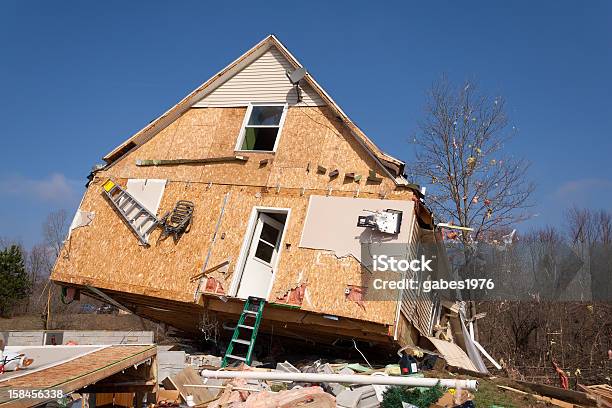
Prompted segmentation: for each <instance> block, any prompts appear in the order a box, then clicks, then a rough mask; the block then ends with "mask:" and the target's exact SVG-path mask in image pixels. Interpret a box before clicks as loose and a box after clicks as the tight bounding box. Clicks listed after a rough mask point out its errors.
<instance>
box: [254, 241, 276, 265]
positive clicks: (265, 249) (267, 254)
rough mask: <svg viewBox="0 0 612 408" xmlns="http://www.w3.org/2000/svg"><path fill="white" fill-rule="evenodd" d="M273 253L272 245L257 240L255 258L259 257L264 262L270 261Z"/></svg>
mask: <svg viewBox="0 0 612 408" xmlns="http://www.w3.org/2000/svg"><path fill="white" fill-rule="evenodd" d="M273 253H274V247H273V246H270V245H268V244H266V243H265V242H262V241H259V243H258V244H257V249H256V250H255V258H259V259H261V260H262V261H264V262H267V263H270V262H272V254H273Z"/></svg>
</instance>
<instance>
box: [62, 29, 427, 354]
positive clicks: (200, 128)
mask: <svg viewBox="0 0 612 408" xmlns="http://www.w3.org/2000/svg"><path fill="white" fill-rule="evenodd" d="M301 67H302V66H301V65H300V63H299V62H298V61H297V60H296V59H295V58H294V57H293V56H292V55H291V54H290V53H289V51H287V49H286V48H285V47H284V46H283V45H282V44H281V43H280V42H279V41H278V40H277V39H276V38H275V37H274V36H269V37H267V38H265V39H264V40H263V41H261V42H260V43H258V44H257V45H256V46H255V47H253V48H252V49H251V50H249V51H248V52H246V53H245V54H244V55H242V56H241V57H240V58H238V59H237V60H236V61H234V62H233V63H231V64H230V65H228V66H227V67H226V68H224V69H223V70H222V71H221V72H219V74H217V75H215V76H213V77H212V78H211V79H210V80H209V81H207V82H206V83H204V84H203V85H202V86H200V87H199V88H197V89H196V90H194V91H193V92H192V93H191V94H189V95H188V96H187V97H185V98H184V99H183V100H182V101H180V102H179V103H178V104H176V105H175V106H173V107H172V108H171V109H169V110H168V111H167V112H166V113H164V114H163V115H162V116H160V117H159V118H158V119H156V120H155V121H153V122H152V123H150V124H149V125H147V126H146V127H145V128H144V129H142V130H141V131H139V132H138V133H136V134H135V135H134V136H132V137H131V138H129V139H128V140H127V141H126V142H124V143H123V144H122V145H120V146H118V147H117V148H116V149H114V150H113V151H112V152H110V153H109V154H108V155H106V156H105V157H104V159H105V161H106V163H107V164H106V166H105V167H104V168H102V169H100V170H97V171H95V172H94V173H93V178H92V180H91V182H90V184H89V186H88V189H87V191H86V193H85V196H84V198H83V201H82V203H81V205H80V208H79V211H78V212H77V217H75V222H74V223H73V228H72V229H71V231H70V235H69V238H68V240H67V242H66V244H65V246H64V248H63V250H62V254H61V256H60V257H59V258H58V261H57V263H56V265H55V268H54V270H53V274H52V279H53V280H54V281H55V282H56V283H58V284H60V285H62V286H67V287H75V288H77V289H79V290H80V291H82V292H84V293H87V294H88V295H92V296H95V297H98V298H101V299H104V300H106V301H108V302H114V303H115V304H117V305H121V306H122V307H124V308H127V309H129V310H131V311H133V312H134V313H137V314H139V315H142V316H144V317H147V318H150V319H153V320H156V321H161V322H165V323H168V324H170V325H172V326H174V327H177V328H179V329H181V330H184V331H187V332H195V331H197V330H198V326H199V324H200V322H201V320H202V318H203V317H204V316H206V317H207V318H208V319H209V318H211V316H213V317H214V318H215V319H217V320H218V321H223V322H228V323H229V322H234V323H235V321H236V320H237V316H239V315H240V314H241V312H242V307H243V302H244V299H246V298H248V297H250V296H255V297H259V298H263V299H265V300H266V307H265V311H264V312H263V319H262V321H261V328H262V330H264V331H266V330H270V329H271V328H272V327H274V333H275V334H277V335H285V336H296V335H298V336H301V335H303V334H304V333H308V336H310V337H313V338H316V340H317V341H324V342H333V341H334V340H335V339H337V338H338V337H339V336H349V337H354V338H359V339H364V340H371V341H377V342H382V343H386V344H392V343H393V342H394V341H400V342H404V343H406V342H412V341H414V339H415V333H418V332H420V333H421V334H423V335H430V332H431V325H432V321H433V319H434V317H433V315H434V311H435V309H436V307H435V305H434V303H433V302H429V303H426V304H424V305H421V309H422V310H421V311H420V313H417V311H416V308H417V307H416V305H415V304H414V302H412V303H410V300H406V299H407V298H406V296H404V295H402V296H401V297H400V298H399V300H398V296H397V294H396V295H393V296H390V297H389V299H388V300H383V301H368V300H367V299H364V298H363V293H362V290H363V288H364V287H365V286H366V283H367V279H368V276H369V275H368V274H369V272H368V271H367V270H366V269H365V268H363V267H362V265H361V264H360V262H359V254H358V253H356V251H358V248H359V245H360V242H359V237H358V236H357V237H356V236H355V234H356V233H355V228H357V227H356V222H357V216H358V215H359V214H360V212H361V211H363V210H364V209H369V210H373V211H375V210H384V209H386V208H396V209H400V210H401V211H402V212H403V221H402V224H401V230H400V231H399V233H398V234H397V235H395V236H394V237H395V238H393V239H395V240H398V242H399V241H402V240H403V242H413V241H416V240H419V239H420V236H421V234H422V229H421V228H419V222H417V221H418V220H417V218H419V217H420V218H421V220H420V221H421V225H422V224H423V222H422V221H423V220H427V219H428V217H430V215H429V213H428V212H427V210H426V209H425V208H424V207H423V205H422V204H421V202H420V200H419V199H418V192H417V191H415V190H414V189H413V188H412V186H411V185H409V183H408V182H407V181H406V180H405V179H404V177H403V166H404V164H403V163H402V162H401V161H399V160H397V159H395V158H393V157H391V156H389V155H387V154H385V153H383V152H382V151H380V149H378V148H377V147H376V146H375V145H374V143H373V142H372V141H371V140H370V139H368V138H367V136H366V135H365V134H363V132H362V131H361V130H360V129H359V128H357V126H355V125H354V124H353V122H351V120H350V119H349V118H348V117H347V116H346V114H345V113H344V112H343V111H342V110H341V109H340V108H339V107H338V106H337V105H336V104H335V102H334V101H333V100H332V99H331V98H330V97H329V95H328V94H327V93H325V91H323V90H322V89H321V87H320V86H319V85H318V84H317V83H316V81H315V80H314V79H313V78H312V76H311V75H310V74H308V73H305V74H304V75H303V77H302V78H300V79H299V82H296V83H294V82H292V81H291V80H290V78H289V76H288V75H287V73H288V72H289V73H291V72H293V71H295V70H296V69H298V68H301ZM109 180H110V181H109ZM115 186H116V187H115ZM113 188H114V190H112V189H113ZM111 190H112V191H113V192H114V193H117V194H122V193H121V192H127V193H128V194H129V196H131V197H133V202H132V201H129V202H128V201H122V200H127V198H125V197H128V195H123V196H121V197H119V196H117V197H119V198H116V200H117V202H116V203H113V201H112V200H113V199H112V198H109V196H107V194H106V193H107V192H109V191H111ZM179 202H183V203H185V202H186V203H191V204H192V210H193V214H192V216H191V218H190V219H189V225H188V227H187V228H186V231H182V230H181V231H179V233H177V234H170V235H168V234H164V229H163V228H159V227H156V228H152V229H149V228H147V229H146V230H144V229H143V230H138V231H140V233H138V232H137V230H134V229H133V228H132V227H130V226H129V225H128V223H129V221H128V219H126V218H125V216H124V214H122V211H124V212H126V213H127V212H128V210H131V211H141V210H142V211H145V212H147V213H150V214H151V215H152V217H154V218H157V219H158V220H159V219H161V218H162V217H163V216H164V215H166V214H168V213H172V210H173V209H174V208H175V207H176V206H177V203H179ZM120 206H123V209H120V208H119V207H120ZM132 206H134V208H136V209H134V210H133V209H132ZM128 207H129V208H128ZM132 214H134V212H133V213H132ZM171 215H172V214H170V216H169V217H171ZM128 218H129V217H128ZM167 219H169V218H167ZM83 220H85V221H83ZM175 221H176V220H175ZM148 225H149V226H150V225H151V224H148ZM135 231H136V232H135ZM137 235H140V236H137ZM164 235H167V236H164ZM330 236H332V237H333V239H331V240H330V239H329V237H330ZM408 297H409V296H408ZM421 315H422V316H421ZM330 316H331V317H332V318H331V319H330ZM419 316H420V317H419Z"/></svg>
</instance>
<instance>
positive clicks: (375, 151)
mask: <svg viewBox="0 0 612 408" xmlns="http://www.w3.org/2000/svg"><path fill="white" fill-rule="evenodd" d="M272 47H274V48H275V49H276V50H277V51H278V52H279V53H280V54H281V55H282V56H283V57H284V59H286V61H288V62H289V63H290V65H291V66H292V67H293V68H294V69H295V68H298V67H302V64H300V63H299V61H298V60H297V59H296V58H295V57H294V56H293V55H291V53H290V52H289V51H288V50H287V49H286V48H285V46H284V45H283V44H282V43H281V42H280V41H279V40H278V39H277V38H276V37H275V36H274V35H269V36H268V37H266V38H264V39H263V40H262V41H260V42H259V43H258V44H257V45H255V46H254V47H253V48H251V49H250V50H249V51H247V52H246V53H244V54H243V55H242V56H240V57H239V58H238V59H236V60H235V61H234V62H232V63H231V64H229V65H228V66H227V67H225V68H224V69H223V70H221V71H220V72H219V73H217V74H216V75H214V76H213V77H212V78H210V79H209V80H208V81H206V82H205V83H203V84H202V85H200V86H199V87H198V88H197V89H195V90H194V91H193V92H191V93H190V94H189V95H187V96H186V97H185V98H183V99H182V100H181V101H180V102H179V103H177V104H176V105H174V106H173V107H172V108H170V109H169V110H168V111H166V112H165V113H164V114H163V115H161V116H160V117H158V118H157V119H155V120H154V121H152V122H151V123H149V124H148V125H147V126H146V127H144V128H143V129H141V130H140V131H138V132H137V133H136V134H134V135H133V136H132V137H130V138H129V139H127V140H126V141H125V142H123V143H122V144H121V145H119V146H117V147H116V148H115V149H114V150H113V151H111V152H110V153H108V154H107V155H106V156H104V160H105V161H106V162H107V163H108V164H109V165H110V164H112V163H114V162H115V161H117V160H118V159H119V158H121V157H122V156H124V155H125V153H127V152H128V151H130V150H132V149H135V148H137V147H138V146H140V145H142V144H143V143H145V142H146V141H148V140H150V139H151V138H152V137H153V136H155V135H156V134H157V133H158V132H159V131H161V130H162V129H164V128H165V127H167V126H168V125H170V124H171V123H172V122H174V121H175V120H176V119H178V118H179V117H180V116H181V115H182V114H183V113H184V112H185V111H187V109H189V108H191V107H192V106H194V105H195V104H197V103H198V102H200V101H203V100H204V99H206V97H207V96H208V95H212V94H213V93H214V91H215V90H216V89H219V88H220V87H221V86H222V85H223V84H224V83H226V82H228V81H229V80H230V79H231V78H233V77H234V76H236V75H237V74H238V73H239V72H240V71H242V70H244V69H245V68H246V67H248V66H249V65H250V64H251V63H253V61H255V60H257V59H258V58H259V57H261V56H262V55H264V54H265V53H266V52H267V51H268V50H270V49H271V48H272ZM300 87H301V88H302V89H304V88H306V89H308V87H309V88H311V89H312V90H313V91H314V92H315V93H316V94H317V95H318V96H319V97H320V99H321V100H322V101H323V103H324V104H327V105H328V106H329V107H330V108H331V109H332V111H333V112H334V113H335V114H336V115H337V118H338V120H339V121H340V122H342V123H343V124H344V125H345V126H346V127H347V128H348V129H349V130H350V131H351V133H352V134H353V136H354V137H355V139H356V140H357V141H358V142H359V143H360V144H361V145H362V146H363V147H364V148H365V150H366V151H367V152H368V153H369V154H370V155H371V156H372V158H374V159H375V161H376V162H377V163H378V164H380V166H381V168H382V169H383V171H384V172H385V173H386V174H387V175H388V176H389V177H391V178H392V179H393V180H394V181H395V183H396V184H398V185H408V184H409V183H408V181H407V180H406V179H405V178H404V177H403V171H404V162H402V161H401V160H398V159H396V158H394V157H392V156H390V155H388V154H386V153H384V152H383V151H381V150H380V149H379V148H378V147H377V146H376V145H375V144H374V143H373V142H372V141H371V140H370V139H369V138H368V137H367V136H366V135H365V133H363V131H361V129H359V128H358V127H357V125H355V124H354V123H353V121H351V119H350V118H349V117H348V116H347V115H346V114H345V113H344V112H343V111H342V109H341V108H340V106H338V104H336V103H335V102H334V101H333V99H332V98H331V97H330V96H329V95H328V94H327V92H325V90H323V88H321V86H320V85H319V84H318V83H317V82H316V81H315V80H314V78H313V77H312V75H310V73H308V72H307V73H306V76H305V77H304V79H303V80H302V81H301V82H300Z"/></svg>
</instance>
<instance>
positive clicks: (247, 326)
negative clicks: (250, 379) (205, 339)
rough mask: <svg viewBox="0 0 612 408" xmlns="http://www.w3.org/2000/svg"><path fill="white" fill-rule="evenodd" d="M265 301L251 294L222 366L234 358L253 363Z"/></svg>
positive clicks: (238, 360)
mask: <svg viewBox="0 0 612 408" xmlns="http://www.w3.org/2000/svg"><path fill="white" fill-rule="evenodd" d="M265 303H266V301H265V300H264V299H261V298H257V297H252V296H251V297H249V298H248V299H247V301H246V303H245V304H244V308H243V309H242V314H241V315H240V319H239V320H238V324H237V325H236V328H235V329H234V335H233V336H232V340H231V341H230V344H229V346H228V347H227V351H226V352H225V356H223V361H222V363H221V367H227V365H228V364H229V363H230V362H231V361H232V360H233V363H237V362H240V361H242V362H244V363H245V364H247V365H251V361H252V360H253V348H255V339H256V338H257V331H258V330H259V324H260V323H261V315H262V314H263V309H264V304H265ZM245 348H246V351H245ZM234 350H236V351H234ZM238 350H241V352H238Z"/></svg>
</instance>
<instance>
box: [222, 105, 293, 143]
mask: <svg viewBox="0 0 612 408" xmlns="http://www.w3.org/2000/svg"><path fill="white" fill-rule="evenodd" d="M255 106H282V107H283V113H282V115H281V118H280V121H279V122H278V126H276V125H257V126H253V127H259V128H276V127H278V133H277V134H276V140H275V141H274V148H273V149H272V150H244V149H242V143H243V142H244V135H245V133H246V127H247V125H248V123H249V119H250V118H251V113H253V107H255ZM288 107H289V104H288V103H281V102H251V103H249V104H248V106H247V110H246V113H245V115H244V119H243V120H242V127H241V128H240V134H239V135H238V141H237V142H236V147H235V148H234V151H236V152H252V153H274V152H276V149H277V147H278V142H279V140H280V138H281V133H282V131H283V125H284V124H285V117H286V116H287V109H288Z"/></svg>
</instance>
